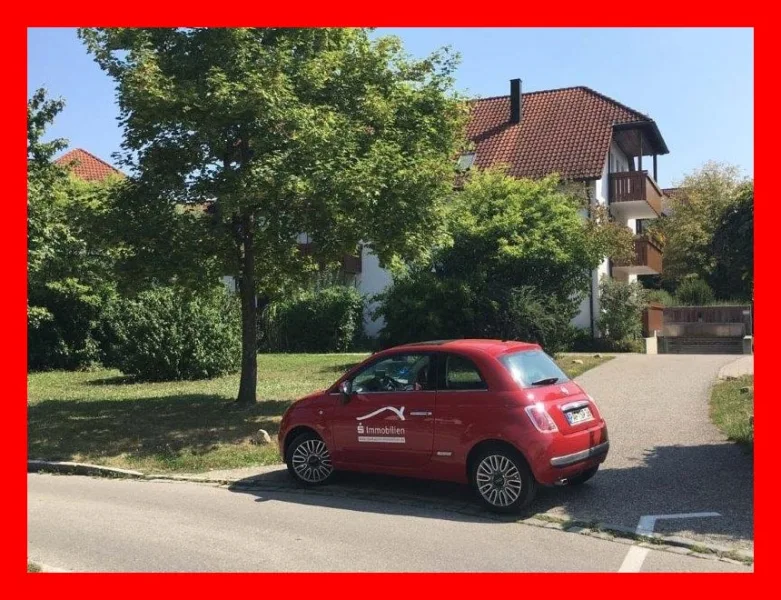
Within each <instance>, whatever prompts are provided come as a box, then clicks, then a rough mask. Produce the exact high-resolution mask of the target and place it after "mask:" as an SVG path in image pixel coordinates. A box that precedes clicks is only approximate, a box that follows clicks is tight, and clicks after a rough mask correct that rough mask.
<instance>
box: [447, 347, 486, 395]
mask: <svg viewBox="0 0 781 600" xmlns="http://www.w3.org/2000/svg"><path fill="white" fill-rule="evenodd" d="M445 389H447V390H487V389H488V385H487V384H486V382H485V380H484V379H483V377H482V375H480V371H479V370H478V368H477V367H476V366H475V364H474V363H473V362H472V361H471V360H469V359H468V358H464V357H463V356H458V355H456V354H448V355H447V357H446V359H445Z"/></svg>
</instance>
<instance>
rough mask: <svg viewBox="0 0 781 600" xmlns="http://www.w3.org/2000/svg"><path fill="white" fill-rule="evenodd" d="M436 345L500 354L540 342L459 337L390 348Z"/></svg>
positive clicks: (534, 345) (535, 346)
mask: <svg viewBox="0 0 781 600" xmlns="http://www.w3.org/2000/svg"><path fill="white" fill-rule="evenodd" d="M432 346H436V347H437V348H438V349H442V350H462V351H466V352H469V351H473V352H474V351H478V352H484V353H486V354H490V355H491V356H498V355H500V354H506V353H508V352H521V351H523V350H535V349H539V347H540V346H539V345H538V344H532V343H529V342H519V341H517V340H491V339H458V340H430V341H425V342H415V343H411V344H404V345H402V346H395V347H393V348H388V350H401V349H404V350H431V349H432V348H431V347H432Z"/></svg>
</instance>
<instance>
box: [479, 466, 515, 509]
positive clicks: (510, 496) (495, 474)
mask: <svg viewBox="0 0 781 600" xmlns="http://www.w3.org/2000/svg"><path fill="white" fill-rule="evenodd" d="M475 479H476V480H477V489H478V491H479V492H480V495H481V496H482V497H483V498H484V499H485V500H486V502H488V503H489V504H492V505H493V506H499V507H507V506H510V505H511V504H513V503H514V502H516V501H517V500H518V498H519V497H520V495H521V489H522V488H523V482H522V480H521V473H520V472H519V471H518V467H516V466H515V463H513V461H511V460H510V459H509V458H507V457H506V456H503V455H501V454H491V455H489V456H486V457H485V458H484V459H483V460H482V461H481V462H480V464H479V465H478V466H477V473H476V476H475Z"/></svg>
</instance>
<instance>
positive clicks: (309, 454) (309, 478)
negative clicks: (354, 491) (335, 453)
mask: <svg viewBox="0 0 781 600" xmlns="http://www.w3.org/2000/svg"><path fill="white" fill-rule="evenodd" d="M291 461H292V463H293V469H294V470H295V472H296V475H298V477H300V478H301V479H302V480H303V481H306V482H307V483H320V482H321V481H325V480H326V479H327V478H328V476H329V475H330V474H331V473H332V472H333V467H332V466H331V455H330V454H329V452H328V448H326V447H325V442H323V440H305V441H303V442H301V443H300V444H299V445H298V446H296V449H295V450H294V451H293V455H292V457H291Z"/></svg>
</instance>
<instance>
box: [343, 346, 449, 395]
mask: <svg viewBox="0 0 781 600" xmlns="http://www.w3.org/2000/svg"><path fill="white" fill-rule="evenodd" d="M431 366H432V363H431V356H430V355H428V354H395V355H393V356H389V357H387V358H384V359H382V360H379V361H377V362H376V363H373V364H371V365H369V366H368V367H366V368H365V369H363V370H362V371H359V372H358V374H357V375H355V377H353V380H352V389H353V391H354V392H356V393H358V394H366V393H372V392H412V391H426V390H433V389H435V387H434V378H433V374H432V369H431Z"/></svg>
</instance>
